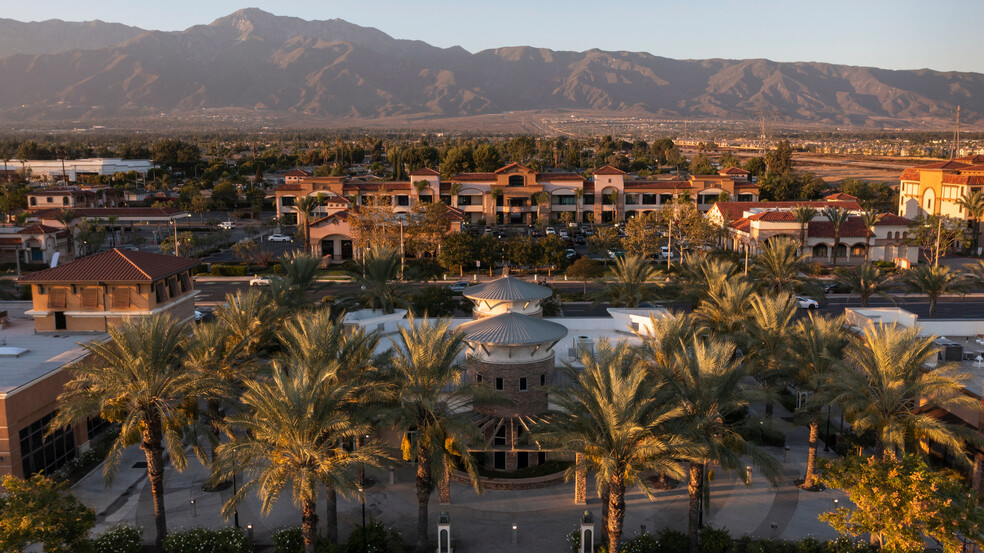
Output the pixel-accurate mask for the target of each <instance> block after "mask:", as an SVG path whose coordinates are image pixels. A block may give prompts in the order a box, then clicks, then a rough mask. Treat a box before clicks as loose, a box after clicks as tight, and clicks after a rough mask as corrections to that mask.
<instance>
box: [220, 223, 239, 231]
mask: <svg viewBox="0 0 984 553" xmlns="http://www.w3.org/2000/svg"><path fill="white" fill-rule="evenodd" d="M219 228H220V229H222V230H232V229H234V228H236V223H233V222H232V221H222V222H221V223H219Z"/></svg>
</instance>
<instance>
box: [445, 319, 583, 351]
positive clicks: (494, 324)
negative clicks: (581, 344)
mask: <svg viewBox="0 0 984 553" xmlns="http://www.w3.org/2000/svg"><path fill="white" fill-rule="evenodd" d="M458 329H459V330H461V331H462V332H463V333H464V334H465V341H466V342H477V343H480V344H493V345H497V346H532V345H536V344H545V343H548V342H556V341H557V340H560V339H562V338H563V337H565V336H567V327H565V326H564V325H559V324H557V323H553V322H550V321H545V320H543V319H541V318H539V317H532V316H530V315H523V314H520V313H513V312H509V313H503V314H501V315H495V316H494V317H486V318H484V319H478V320H476V321H471V322H467V323H465V324H463V325H461V326H459V327H458Z"/></svg>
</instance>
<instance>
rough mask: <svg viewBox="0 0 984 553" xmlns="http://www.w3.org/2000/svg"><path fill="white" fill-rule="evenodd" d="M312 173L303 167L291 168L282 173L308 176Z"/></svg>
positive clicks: (290, 175) (289, 175)
mask: <svg viewBox="0 0 984 553" xmlns="http://www.w3.org/2000/svg"><path fill="white" fill-rule="evenodd" d="M312 174H313V173H309V172H308V171H305V170H304V169H291V170H290V171H287V172H286V173H284V176H285V177H310V176H311V175H312Z"/></svg>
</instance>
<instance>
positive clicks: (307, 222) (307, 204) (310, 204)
mask: <svg viewBox="0 0 984 553" xmlns="http://www.w3.org/2000/svg"><path fill="white" fill-rule="evenodd" d="M322 196H323V194H318V195H317V196H303V197H301V198H298V199H297V202H296V203H295V204H294V208H295V209H297V225H298V226H299V227H300V231H301V239H302V240H304V252H305V253H311V212H312V211H314V210H315V208H317V207H318V206H319V205H321V198H322Z"/></svg>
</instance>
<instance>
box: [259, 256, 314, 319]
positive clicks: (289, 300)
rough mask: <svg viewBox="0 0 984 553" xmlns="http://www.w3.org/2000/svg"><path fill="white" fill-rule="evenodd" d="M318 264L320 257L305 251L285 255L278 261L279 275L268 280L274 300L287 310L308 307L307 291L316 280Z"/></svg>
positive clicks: (309, 304)
mask: <svg viewBox="0 0 984 553" xmlns="http://www.w3.org/2000/svg"><path fill="white" fill-rule="evenodd" d="M320 265H321V260H320V259H318V258H317V257H314V256H313V255H308V254H306V253H301V252H294V253H292V254H289V255H287V256H285V257H284V258H283V259H282V260H281V261H280V268H281V272H280V275H279V277H278V278H275V279H272V280H271V282H270V285H271V286H270V292H271V293H272V294H273V297H274V302H276V304H277V305H278V306H280V308H281V309H283V310H285V311H288V312H293V311H298V310H301V309H304V308H310V307H311V302H310V301H309V300H308V299H307V292H308V290H309V289H310V288H311V287H312V286H314V284H315V283H316V281H317V276H318V267H319V266H320Z"/></svg>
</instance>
